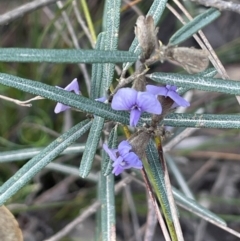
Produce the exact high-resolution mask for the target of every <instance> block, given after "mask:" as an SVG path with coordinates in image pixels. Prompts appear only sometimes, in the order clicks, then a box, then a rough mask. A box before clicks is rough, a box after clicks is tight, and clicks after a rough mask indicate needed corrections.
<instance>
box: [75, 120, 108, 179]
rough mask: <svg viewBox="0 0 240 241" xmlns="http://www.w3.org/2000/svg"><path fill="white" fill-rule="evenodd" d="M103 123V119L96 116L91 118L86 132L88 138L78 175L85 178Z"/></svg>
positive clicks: (88, 171) (89, 168) (90, 165)
mask: <svg viewBox="0 0 240 241" xmlns="http://www.w3.org/2000/svg"><path fill="white" fill-rule="evenodd" d="M103 125H104V119H103V118H101V117H99V116H96V117H95V118H94V120H93V123H92V126H91V129H90V132H89V134H88V139H87V142H86V145H85V150H84V152H83V156H82V160H81V164H80V168H79V176H80V177H82V178H85V177H87V176H88V174H89V173H90V170H91V167H92V163H93V159H94V156H95V154H96V151H97V148H98V143H99V140H100V137H101V134H102V129H103Z"/></svg>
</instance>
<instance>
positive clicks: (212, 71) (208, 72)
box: [177, 68, 217, 95]
mask: <svg viewBox="0 0 240 241" xmlns="http://www.w3.org/2000/svg"><path fill="white" fill-rule="evenodd" d="M216 74H217V70H216V69H215V68H208V69H206V70H205V71H203V72H201V73H198V74H196V76H198V75H199V76H201V77H209V78H213V77H214V76H215V75H216ZM188 90H190V88H188V87H187V88H186V87H185V88H183V87H179V88H178V89H177V92H178V93H179V94H180V95H183V94H184V93H185V92H187V91H188Z"/></svg>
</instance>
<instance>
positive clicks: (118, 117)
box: [0, 73, 129, 125]
mask: <svg viewBox="0 0 240 241" xmlns="http://www.w3.org/2000/svg"><path fill="white" fill-rule="evenodd" d="M0 83H1V84H3V85H7V86H11V87H14V88H17V89H19V90H22V91H25V92H28V93H31V94H34V95H40V96H43V97H45V98H48V99H51V100H54V101H56V102H60V103H63V104H65V105H68V106H71V107H75V108H77V109H79V110H81V111H84V112H88V113H91V114H94V115H98V116H101V117H103V118H106V119H107V120H112V121H117V122H120V123H122V124H125V125H127V124H129V114H128V113H126V112H123V111H115V110H112V109H111V107H110V105H106V104H103V103H101V102H98V101H94V100H90V99H88V98H85V97H83V96H82V95H76V94H74V93H71V92H68V91H65V90H63V89H60V88H56V87H53V86H50V85H46V84H43V83H41V82H37V81H32V80H28V79H23V78H20V77H16V76H13V75H8V74H3V73H0Z"/></svg>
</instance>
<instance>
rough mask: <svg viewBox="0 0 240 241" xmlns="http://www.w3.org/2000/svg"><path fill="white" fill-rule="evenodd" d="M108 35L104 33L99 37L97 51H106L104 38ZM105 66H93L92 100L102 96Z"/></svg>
mask: <svg viewBox="0 0 240 241" xmlns="http://www.w3.org/2000/svg"><path fill="white" fill-rule="evenodd" d="M105 35H106V33H104V32H102V33H100V34H99V35H98V37H97V42H96V46H95V49H97V50H104V36H105ZM102 72H103V64H93V65H92V78H91V79H92V80H91V92H90V98H91V99H93V100H94V99H97V98H99V97H102V96H101V83H102Z"/></svg>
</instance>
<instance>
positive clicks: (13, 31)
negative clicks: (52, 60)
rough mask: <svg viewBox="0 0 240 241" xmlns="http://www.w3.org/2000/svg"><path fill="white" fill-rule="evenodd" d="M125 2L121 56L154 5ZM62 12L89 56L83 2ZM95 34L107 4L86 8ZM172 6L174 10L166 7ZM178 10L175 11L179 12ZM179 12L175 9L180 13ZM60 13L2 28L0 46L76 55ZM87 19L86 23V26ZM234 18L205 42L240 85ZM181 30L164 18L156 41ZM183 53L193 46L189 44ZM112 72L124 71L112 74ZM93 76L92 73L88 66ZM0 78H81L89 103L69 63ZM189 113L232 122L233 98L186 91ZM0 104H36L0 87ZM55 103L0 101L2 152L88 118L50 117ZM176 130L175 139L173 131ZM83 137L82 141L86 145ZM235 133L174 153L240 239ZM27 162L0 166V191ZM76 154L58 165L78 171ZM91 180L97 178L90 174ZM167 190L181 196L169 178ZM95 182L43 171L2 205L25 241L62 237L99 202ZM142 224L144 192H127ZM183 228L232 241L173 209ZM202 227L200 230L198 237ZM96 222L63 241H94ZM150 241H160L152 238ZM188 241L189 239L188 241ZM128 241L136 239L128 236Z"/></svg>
mask: <svg viewBox="0 0 240 241" xmlns="http://www.w3.org/2000/svg"><path fill="white" fill-rule="evenodd" d="M27 2H29V1H28V0H18V1H14V0H12V1H7V0H1V1H0V15H1V14H5V13H7V12H8V11H10V10H12V9H14V8H16V7H19V6H20V5H22V4H24V3H27ZM127 2H128V1H123V4H122V15H121V26H120V33H119V49H120V50H128V48H129V46H130V44H131V42H132V40H133V38H134V25H135V22H136V19H137V17H138V15H139V14H143V15H144V14H146V13H147V11H148V9H149V7H150V5H151V3H152V1H144V0H142V1H139V2H137V3H136V4H134V5H133V7H131V6H129V4H128V3H127ZM62 3H63V6H64V11H65V13H66V14H67V16H68V17H69V20H70V22H71V24H72V26H73V29H74V32H75V34H76V37H77V40H78V43H79V46H80V47H81V48H82V49H90V48H92V46H91V43H90V42H89V40H88V39H87V38H86V35H85V33H84V31H83V30H82V28H81V27H80V25H79V23H78V21H77V18H76V15H75V12H74V8H75V7H77V8H78V10H79V12H80V13H81V15H82V17H83V18H84V10H83V7H82V1H81V0H76V4H77V6H75V5H73V4H72V3H73V1H72V0H68V1H62ZM87 4H88V7H89V11H90V15H91V18H92V21H93V23H94V29H95V32H96V34H98V33H100V32H101V26H102V14H103V11H104V1H97V0H89V1H87ZM169 4H171V5H172V6H173V7H176V6H175V5H174V3H172V2H171V1H169ZM184 4H185V7H186V8H187V9H188V11H189V12H190V13H191V14H192V16H195V15H197V14H199V13H200V12H201V11H202V10H203V9H204V7H201V6H198V5H196V4H195V3H190V2H188V1H184ZM176 9H177V8H176ZM178 11H179V10H178ZM62 14H63V10H61V9H59V8H58V6H57V5H56V4H51V5H49V6H45V7H42V8H40V9H37V10H35V11H34V12H31V13H28V14H25V15H24V16H21V17H20V18H17V19H15V20H13V21H11V22H9V23H6V24H4V25H1V26H0V34H1V35H0V36H1V38H0V47H1V48H4V47H18V48H47V49H49V48H56V49H57V48H74V44H73V41H72V39H71V36H70V34H69V32H68V29H67V26H66V22H65V21H64V19H63V15H62ZM84 20H85V19H84ZM239 23H240V15H238V14H236V13H232V12H223V13H222V15H221V17H220V18H219V19H217V20H216V21H215V22H213V23H212V24H211V25H210V26H208V27H206V28H205V29H204V30H203V31H204V33H205V34H206V36H207V38H208V40H209V41H210V43H211V45H212V46H213V48H214V49H215V50H216V53H217V55H218V56H219V58H220V60H221V61H222V63H223V64H224V66H225V67H226V69H227V72H228V74H229V76H230V78H231V79H235V80H240V28H239ZM180 27H181V23H179V22H178V20H177V19H176V17H175V16H174V15H173V14H172V13H171V12H170V11H169V10H167V9H166V11H165V12H164V14H163V17H162V19H161V21H160V24H159V34H158V36H159V39H160V40H161V41H162V42H163V43H164V44H167V42H168V39H169V38H170V37H171V35H172V34H173V33H174V32H175V31H176V30H177V29H179V28H180ZM183 46H188V47H192V46H194V47H198V46H197V44H196V43H195V41H194V40H193V39H190V40H188V41H186V42H185V43H184V44H183ZM119 67H121V66H120V65H119ZM86 69H87V72H88V73H89V75H90V74H91V65H86ZM0 71H1V72H4V73H8V74H12V75H16V76H20V77H24V78H28V79H32V80H37V81H41V82H44V83H46V84H50V85H53V86H56V85H57V86H61V87H64V86H66V85H67V84H68V83H69V82H70V81H72V80H73V79H74V78H78V82H79V84H80V88H81V91H82V94H83V95H84V96H87V91H86V86H85V83H84V81H83V79H84V76H83V74H82V71H81V70H80V68H79V66H78V65H76V64H49V63H47V64H46V63H0ZM151 71H162V72H183V70H182V69H181V68H179V67H176V66H174V65H172V64H170V63H164V64H155V65H154V66H153V67H152V69H151ZM117 77H118V76H117V74H116V78H117ZM192 93H193V95H192V100H191V107H190V108H189V109H188V110H187V111H188V112H194V111H196V110H197V109H199V108H202V109H203V111H204V113H213V114H223V113H239V104H238V103H237V101H236V98H235V97H234V96H228V95H224V94H220V93H209V92H208V93H207V92H201V91H194V92H192ZM0 95H5V96H8V97H11V98H15V99H19V100H27V99H30V98H32V97H33V96H32V95H30V94H28V93H24V92H21V91H19V90H16V89H14V88H10V87H6V86H3V85H0ZM55 105H56V103H54V102H52V101H49V100H39V101H35V102H33V106H32V107H31V108H28V107H21V106H18V105H15V104H14V103H11V102H7V101H5V100H1V99H0V109H1V114H0V151H1V152H4V151H10V150H19V149H23V148H33V147H36V148H38V147H45V146H46V145H48V144H49V143H50V142H51V141H53V140H54V139H55V138H56V137H57V136H58V135H59V134H60V133H62V132H64V131H65V130H68V129H69V128H70V127H71V126H72V125H74V124H76V123H78V122H79V121H80V120H82V119H83V118H85V116H84V115H83V114H82V113H79V112H74V111H70V112H66V113H64V114H59V115H56V114H54V112H53V110H54V107H55ZM174 131H176V130H174ZM84 141H85V139H84V138H82V139H81V140H79V141H78V142H79V143H83V142H84ZM239 144H240V132H239V130H231V129H229V130H224V129H202V130H198V131H196V132H195V133H194V135H192V136H191V137H188V138H186V139H185V140H184V141H183V142H182V143H180V144H179V146H178V147H177V148H175V149H174V150H173V151H171V154H172V156H173V157H174V159H175V160H176V162H177V165H178V167H179V168H180V170H181V171H182V173H183V175H184V177H185V179H186V180H188V183H189V185H190V187H191V189H192V191H193V193H194V195H196V197H197V199H198V201H199V202H200V203H201V204H203V205H205V204H207V205H208V207H209V208H210V209H211V210H212V211H214V212H216V213H217V214H218V215H220V216H221V217H223V218H224V219H225V220H226V221H227V222H228V224H229V225H230V227H231V228H233V229H235V230H236V231H239V232H240V228H239V227H240V209H239V207H240V201H239V200H240V199H239V198H240V175H239V173H240V164H239V161H240V149H239ZM26 161H27V160H21V161H18V162H12V163H1V164H0V183H3V182H5V181H6V180H7V179H8V178H10V177H11V176H12V175H13V174H14V173H15V172H16V171H17V170H18V169H19V168H20V167H21V166H22V165H23V164H24V163H26ZM80 161H81V154H75V155H65V156H61V157H59V158H58V159H57V160H55V162H58V163H62V164H64V163H66V164H67V165H71V166H75V167H76V168H78V167H79V162H80ZM99 169H100V162H99V158H98V157H96V161H95V163H94V171H95V173H96V172H97V171H99ZM96 177H97V174H96ZM172 182H173V185H174V186H176V187H178V184H177V183H176V182H175V180H174V177H172ZM96 189H97V185H96V179H95V180H83V179H80V178H78V177H77V176H73V175H66V174H62V173H60V172H58V171H54V170H50V169H45V170H44V171H42V172H41V173H39V174H38V175H36V177H35V178H34V180H33V181H32V182H31V183H29V184H28V185H27V186H25V187H24V188H23V189H22V190H21V191H20V192H18V193H17V194H16V195H15V196H14V197H13V198H12V199H11V200H9V202H8V207H9V209H10V210H11V211H12V212H13V213H14V214H15V215H16V217H17V219H18V221H19V224H20V227H21V229H22V230H23V234H24V237H25V239H24V240H26V241H41V240H44V239H46V238H47V237H50V236H51V235H53V234H54V233H56V232H57V231H59V230H61V228H63V227H64V226H65V225H66V224H67V223H69V222H70V221H71V220H72V219H73V218H74V217H76V216H78V214H79V211H80V210H82V209H83V208H85V207H87V206H88V205H89V203H91V202H93V200H94V199H95V198H96ZM131 190H132V193H133V198H134V200H135V204H136V209H137V214H138V218H139V220H140V224H141V225H143V224H144V223H145V222H146V213H147V204H146V193H145V189H144V188H143V187H141V186H140V187H139V186H137V185H132V186H131ZM125 195H126V193H125V192H124V191H123V192H121V193H120V194H119V195H117V196H116V207H117V233H118V235H119V240H130V239H129V238H130V237H132V235H133V233H132V230H131V228H130V227H132V224H131V220H130V218H129V212H130V210H129V209H126V208H125V205H126V202H127V201H126V200H125V199H124V197H125ZM180 214H181V224H182V227H183V232H184V236H185V238H186V241H187V240H189V241H190V240H199V241H200V240H201V239H197V232H200V231H201V230H206V232H205V231H204V232H202V233H204V236H203V237H202V240H229V241H231V240H236V238H235V237H234V236H231V235H230V234H228V233H226V232H224V231H222V230H220V229H219V228H217V227H214V226H213V225H211V224H208V225H206V224H205V227H204V225H202V226H203V227H202V226H201V228H202V229H201V230H200V231H199V226H200V225H201V221H200V220H199V219H197V218H196V217H193V216H191V215H190V214H189V213H187V212H186V211H183V210H181V209H180ZM204 228H205V229H204ZM94 232H95V222H94V219H93V218H92V219H91V218H90V219H88V220H87V221H85V222H84V223H83V224H82V226H80V227H78V228H76V229H75V230H74V231H73V232H71V234H70V235H69V236H68V237H66V238H64V239H62V240H65V241H66V240H92V239H93V238H94ZM155 238H156V239H155V240H163V239H162V235H161V231H160V230H157V232H156V235H155ZM194 238H195V239H194ZM131 240H135V239H134V237H133V238H132V239H131Z"/></svg>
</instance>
